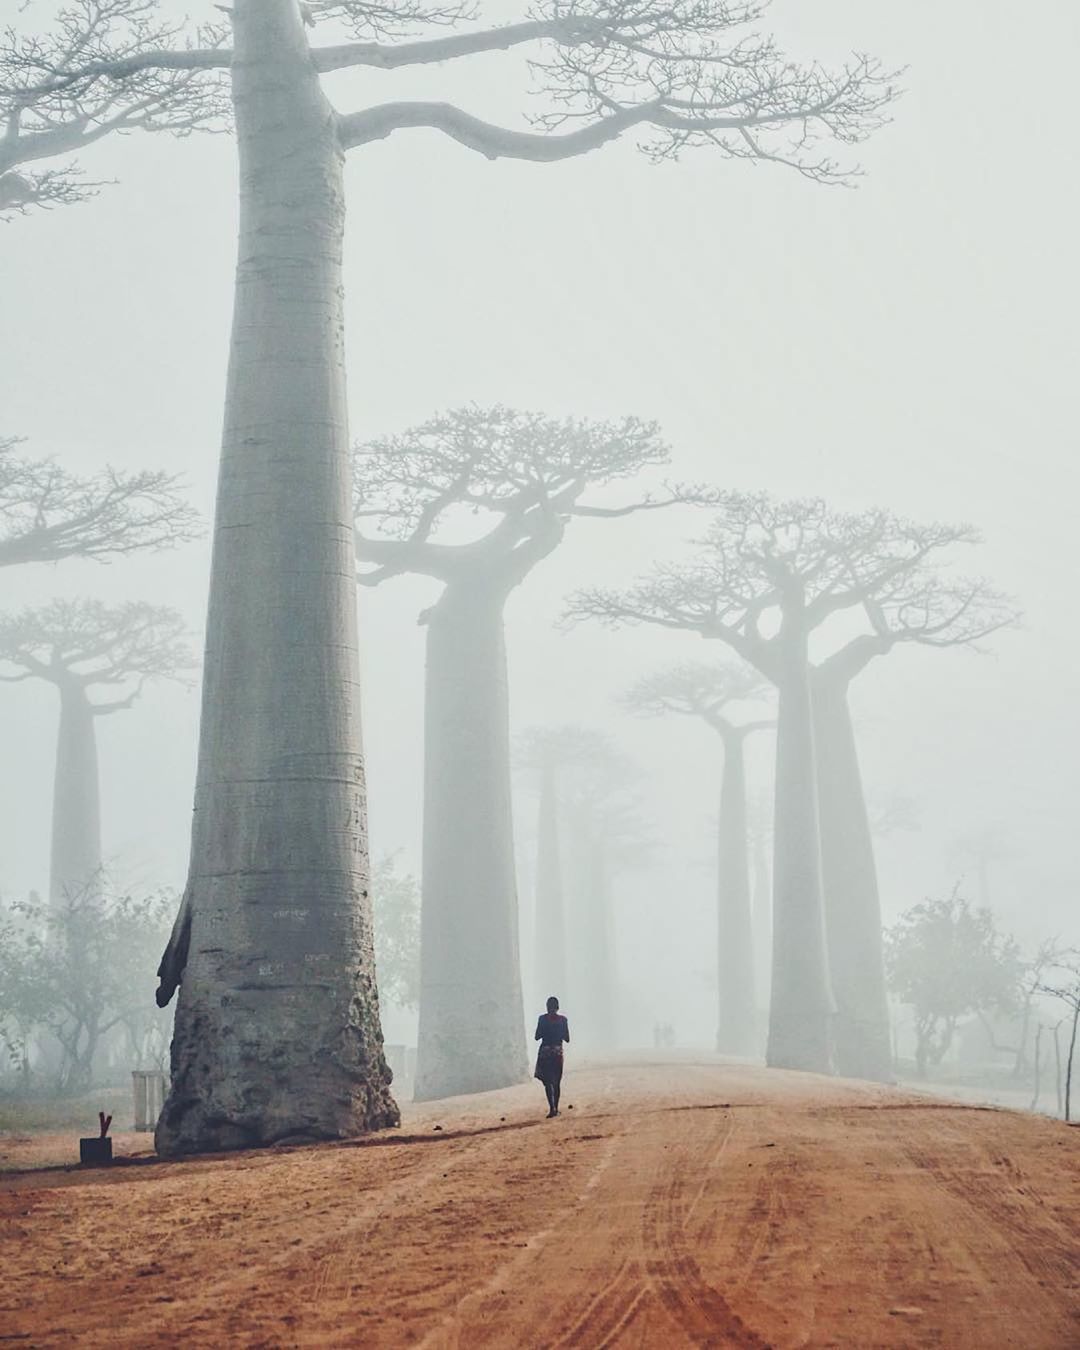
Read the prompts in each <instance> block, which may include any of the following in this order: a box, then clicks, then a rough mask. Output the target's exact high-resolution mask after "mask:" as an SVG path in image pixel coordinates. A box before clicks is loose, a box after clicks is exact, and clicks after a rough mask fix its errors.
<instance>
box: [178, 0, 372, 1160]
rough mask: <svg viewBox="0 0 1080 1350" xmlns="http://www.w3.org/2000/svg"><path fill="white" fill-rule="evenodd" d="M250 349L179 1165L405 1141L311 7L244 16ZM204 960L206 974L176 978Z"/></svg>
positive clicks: (244, 308) (229, 489)
mask: <svg viewBox="0 0 1080 1350" xmlns="http://www.w3.org/2000/svg"><path fill="white" fill-rule="evenodd" d="M233 14H234V27H235V37H236V42H235V61H234V66H233V72H232V79H233V92H234V100H235V107H236V124H237V137H238V143H239V157H240V191H241V200H240V241H239V261H238V265H237V277H236V301H235V310H234V318H233V345H232V354H231V359H230V365H229V381H228V393H227V401H226V411H225V430H224V442H223V449H222V459H221V470H220V478H219V485H218V502H217V515H216V520H215V532H214V557H213V569H212V575H211V586H210V606H209V614H208V619H207V637H206V661H205V674H204V683H203V703H202V728H201V739H200V747H199V767H198V780H197V785H196V795H195V819H194V826H193V836H192V854H191V868H190V873H189V879H188V888H187V896H186V900H185V911H184V915H183V917H182V921H181V922H179V923H178V925H177V931H176V933H175V934H174V942H173V943H171V944H170V950H169V951H168V952H167V953H166V958H165V961H164V962H163V966H162V973H163V985H164V989H163V992H164V993H165V994H167V993H168V992H169V988H168V984H169V981H170V979H171V978H172V977H175V975H176V974H177V973H180V972H178V970H177V966H178V965H179V966H181V967H182V983H181V986H180V996H179V1002H178V1006H177V1013H176V1027H175V1034H174V1040H173V1047H172V1087H171V1090H170V1093H169V1096H168V1099H167V1101H166V1103H165V1108H164V1110H163V1112H162V1115H161V1118H160V1120H159V1123H158V1128H157V1135H156V1145H157V1149H158V1151H159V1153H163V1154H182V1153H192V1152H199V1151H204V1150H213V1149H227V1148H237V1147H244V1146H251V1145H258V1144H269V1143H273V1142H275V1141H277V1140H281V1139H286V1138H318V1139H326V1138H340V1137H344V1136H350V1135H355V1134H358V1133H360V1132H362V1131H364V1130H368V1129H373V1128H377V1127H380V1126H386V1125H392V1124H396V1123H397V1121H398V1112H397V1108H396V1106H395V1104H394V1102H393V1099H392V1098H391V1096H390V1091H389V1084H390V1072H389V1070H388V1068H387V1066H386V1063H385V1060H384V1058H383V1053H382V1033H381V1030H380V1025H379V1010H378V998H377V992H376V988H375V977H374V959H373V950H372V930H371V904H370V900H369V897H368V859H367V838H366V821H365V795H364V775H363V762H362V754H361V740H360V723H359V699H358V689H357V685H358V669H359V665H358V659H357V640H356V582H355V568H354V561H353V523H352V504H351V494H350V465H349V447H348V431H347V426H346V416H345V377H344V351H343V320H342V291H341V250H342V227H343V212H344V208H343V195H342V178H341V167H342V166H341V150H340V148H339V145H338V143H337V139H336V134H335V130H334V115H333V112H332V110H331V108H330V106H329V104H328V103H327V102H326V100H325V98H324V96H323V94H322V92H321V90H320V88H319V82H318V78H317V76H316V73H315V70H314V68H313V66H312V64H311V60H310V56H309V53H308V50H307V44H306V41H305V37H304V30H303V26H302V21H301V16H300V10H299V7H298V6H297V5H296V4H295V0H235V4H234V10H233ZM185 943H186V944H187V946H188V951H187V960H186V966H183V963H182V962H179V961H178V960H177V958H178V955H179V954H180V951H181V949H182V947H183V945H184V944H185Z"/></svg>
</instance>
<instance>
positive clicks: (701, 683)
mask: <svg viewBox="0 0 1080 1350" xmlns="http://www.w3.org/2000/svg"><path fill="white" fill-rule="evenodd" d="M768 691H769V682H768V680H767V679H765V677H764V676H763V675H762V674H761V673H760V672H759V671H757V670H755V669H754V667H753V666H748V665H746V663H745V662H742V661H727V662H723V663H719V662H707V661H689V662H685V663H683V664H682V665H679V666H669V667H668V668H666V669H664V670H658V671H654V672H653V674H651V675H646V676H645V677H644V678H643V679H641V680H639V681H638V682H637V684H635V685H634V686H633V688H632V689H629V690H628V691H627V693H626V694H625V695H624V696H623V699H622V702H623V705H624V706H625V707H626V708H627V710H628V711H630V712H633V713H636V714H637V715H638V716H639V717H662V716H664V715H665V714H667V713H677V714H681V715H682V716H684V717H700V718H701V719H703V720H704V721H705V722H707V723H709V725H710V726H714V727H716V728H717V729H720V728H721V727H730V728H731V729H732V730H735V729H736V727H738V726H740V725H741V724H740V723H739V722H737V721H733V720H732V719H731V718H730V716H728V715H727V714H729V713H730V705H732V704H736V705H738V704H742V703H748V702H758V701H760V700H761V699H763V698H764V697H765V696H766V695H767V693H768ZM758 725H771V723H758Z"/></svg>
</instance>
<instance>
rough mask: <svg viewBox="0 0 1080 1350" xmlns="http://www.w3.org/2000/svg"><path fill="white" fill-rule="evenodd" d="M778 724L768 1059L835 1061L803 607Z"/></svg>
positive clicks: (790, 618) (785, 635) (807, 1065)
mask: <svg viewBox="0 0 1080 1350" xmlns="http://www.w3.org/2000/svg"><path fill="white" fill-rule="evenodd" d="M783 624H784V627H783V630H782V633H781V653H780V655H781V662H782V667H781V670H780V671H779V675H780V678H779V681H778V686H779V693H780V699H779V708H778V711H777V728H776V819H775V827H774V845H773V859H774V861H773V877H774V881H773V976H772V998H771V1002H770V1005H769V1044H768V1052H767V1061H768V1063H769V1064H770V1065H771V1066H773V1067H774V1068H780V1069H807V1070H810V1071H811V1072H814V1073H829V1072H830V1071H831V1069H832V1045H831V1042H832V1031H831V1025H830V1024H831V1022H832V1014H833V1001H832V994H831V992H830V988H829V967H828V960H827V956H826V948H825V914H824V897H823V893H822V879H821V846H820V832H819V821H818V797H817V776H816V770H815V764H814V727H813V714H812V708H811V701H810V668H809V659H808V654H807V633H806V626H805V620H804V618H803V614H802V612H801V607H800V608H796V607H795V606H789V607H788V608H787V612H785V615H784V619H783Z"/></svg>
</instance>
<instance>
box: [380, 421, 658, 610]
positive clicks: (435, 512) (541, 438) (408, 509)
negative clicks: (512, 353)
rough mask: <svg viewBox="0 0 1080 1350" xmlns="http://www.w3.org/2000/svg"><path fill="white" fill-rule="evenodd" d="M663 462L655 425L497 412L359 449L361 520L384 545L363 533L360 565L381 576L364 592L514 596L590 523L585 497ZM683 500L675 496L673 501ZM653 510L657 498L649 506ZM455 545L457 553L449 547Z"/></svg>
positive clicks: (421, 429)
mask: <svg viewBox="0 0 1080 1350" xmlns="http://www.w3.org/2000/svg"><path fill="white" fill-rule="evenodd" d="M667 458H668V451H667V447H666V446H665V445H664V444H663V442H662V441H661V440H660V438H659V434H658V431H657V428H656V427H655V425H653V424H652V423H646V422H640V421H638V420H637V419H635V418H625V419H623V421H621V422H612V423H594V422H583V421H575V420H574V419H566V420H564V421H558V420H555V419H553V418H549V417H545V416H543V415H542V414H539V413H531V412H519V411H516V410H513V409H509V408H504V407H501V406H496V407H494V408H487V409H483V408H477V407H466V408H461V409H457V410H454V411H452V412H448V413H444V414H442V415H440V416H438V417H434V418H432V419H431V420H430V421H428V422H425V423H423V424H422V425H421V426H418V427H415V428H413V429H412V430H410V431H407V432H405V433H404V434H403V435H401V436H393V437H386V438H383V439H381V440H377V441H372V442H370V443H368V444H367V445H363V446H359V447H357V450H356V452H355V459H354V466H355V475H354V480H355V484H356V503H355V513H356V518H357V520H358V521H364V520H368V519H371V520H374V521H375V522H376V523H377V525H378V527H379V529H380V531H381V532H382V535H383V536H384V537H382V538H378V539H375V538H371V537H370V536H368V535H365V534H363V533H361V532H359V531H358V534H357V556H358V557H359V558H360V559H361V561H363V562H370V563H373V564H375V565H376V568H375V570H374V571H368V572H362V573H361V580H362V581H363V582H364V584H377V583H378V582H380V581H382V580H385V579H387V578H388V577H391V576H395V575H399V574H400V573H401V572H404V571H418V572H422V573H426V574H427V575H430V576H434V577H437V578H439V579H441V580H443V581H449V580H452V579H454V578H455V577H457V578H460V577H462V576H464V575H466V574H467V573H475V574H476V575H480V574H484V575H487V576H489V577H495V576H501V577H502V579H503V581H504V582H505V584H506V585H507V586H508V587H512V586H514V585H516V584H517V583H518V582H519V581H520V580H522V578H523V577H524V576H525V575H526V574H527V573H528V571H529V569H530V568H531V567H532V566H534V565H535V564H536V563H537V562H538V561H539V560H540V559H541V558H542V557H545V556H546V555H547V554H548V553H550V552H551V550H552V549H553V548H554V547H555V546H556V545H557V544H558V542H559V540H560V539H561V538H562V534H563V530H564V528H565V525H566V522H567V520H568V519H569V518H570V517H572V516H574V515H582V514H589V513H592V512H591V511H588V510H587V509H586V508H585V506H584V505H583V503H582V501H581V498H582V496H583V495H584V494H585V492H586V491H587V490H588V489H590V488H599V487H603V486H605V485H606V484H610V483H614V482H617V481H620V480H622V479H625V478H629V477H631V476H633V475H634V474H636V473H638V472H640V471H641V470H642V469H645V468H648V467H650V466H652V465H658V464H663V463H665V462H666V461H667ZM679 500H682V498H681V497H680V496H679V493H678V492H677V491H674V492H672V493H671V501H672V502H676V501H679ZM652 504H653V500H652V498H651V497H647V498H646V499H645V501H644V502H643V503H641V505H652ZM662 504H668V503H667V502H663V503H662V502H659V501H657V502H656V503H655V505H657V506H659V505H662ZM630 509H633V508H632V507H620V508H611V514H614V515H622V514H626V513H627V511H628V510H630ZM595 513H596V514H606V513H607V509H602V508H600V507H599V506H597V507H596V509H595ZM478 517H479V518H481V519H482V520H484V521H485V523H486V524H487V523H488V522H494V523H491V524H487V528H485V529H483V530H482V531H481V533H480V534H479V535H477V534H476V533H475V529H474V528H472V527H470V525H469V522H470V521H471V520H472V519H475V518H478ZM466 532H467V535H468V537H465V538H462V537H461V536H462V535H463V534H465V533H466ZM437 534H438V535H440V536H441V537H440V538H439V539H438V540H436V539H435V538H434V537H433V536H435V535H437ZM451 535H452V536H453V537H454V538H455V539H456V542H453V543H450V542H447V541H446V539H447V536H451Z"/></svg>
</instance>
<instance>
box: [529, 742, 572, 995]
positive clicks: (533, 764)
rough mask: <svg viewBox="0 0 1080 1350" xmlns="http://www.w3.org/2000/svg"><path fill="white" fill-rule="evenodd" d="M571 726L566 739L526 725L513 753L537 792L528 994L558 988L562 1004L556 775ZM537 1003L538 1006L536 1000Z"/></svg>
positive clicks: (568, 748) (568, 747) (567, 753)
mask: <svg viewBox="0 0 1080 1350" xmlns="http://www.w3.org/2000/svg"><path fill="white" fill-rule="evenodd" d="M576 730H577V729H576V728H573V729H571V732H570V735H569V737H568V736H567V734H566V729H564V728H562V727H532V728H530V729H529V730H528V731H526V732H525V733H524V734H523V735H522V736H521V737H520V739H519V741H518V744H517V746H516V748H515V754H514V760H515V767H516V768H517V769H518V770H519V772H520V773H521V774H522V776H523V777H525V779H526V780H527V781H528V782H529V783H530V786H532V787H533V788H534V790H535V792H536V796H537V812H536V870H535V885H534V888H533V889H534V894H533V900H534V916H533V922H534V932H533V988H532V991H531V992H532V994H533V997H534V999H535V1000H540V999H544V998H546V997H547V995H548V994H550V993H554V992H555V991H558V997H559V998H560V999H562V1000H563V1002H564V1003H565V1002H566V1000H567V997H568V990H569V986H568V984H567V979H566V972H567V964H566V900H565V895H564V889H565V888H564V885H563V877H564V873H565V860H564V858H563V841H562V828H561V821H560V814H561V812H560V808H559V778H560V776H561V772H562V770H563V769H564V767H565V765H566V763H567V761H568V760H569V762H570V763H573V762H574V759H575V755H576V752H577V751H578V749H579V747H580V738H579V737H578V736H577V735H576V734H575V732H576ZM537 1006H538V1007H541V1006H542V1004H541V1003H539V1002H537Z"/></svg>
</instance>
